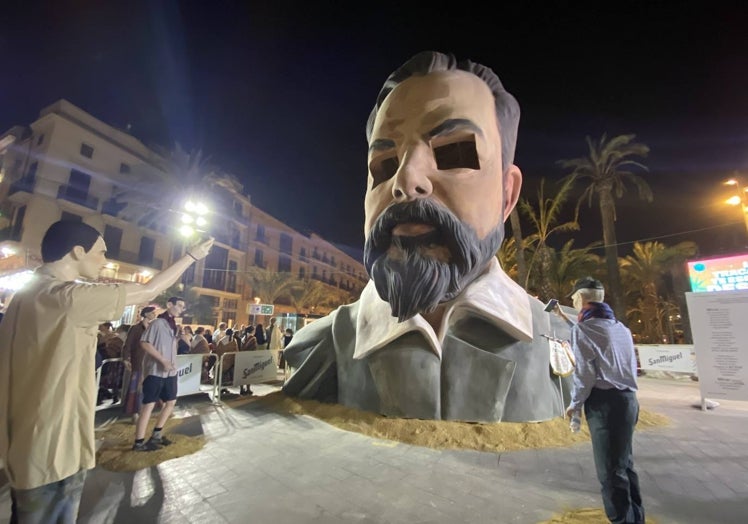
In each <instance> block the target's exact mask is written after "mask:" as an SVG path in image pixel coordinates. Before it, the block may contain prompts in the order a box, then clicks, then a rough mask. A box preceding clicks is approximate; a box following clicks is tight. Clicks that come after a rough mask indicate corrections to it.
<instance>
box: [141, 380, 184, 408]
mask: <svg viewBox="0 0 748 524" xmlns="http://www.w3.org/2000/svg"><path fill="white" fill-rule="evenodd" d="M176 398H177V377H176V375H175V376H173V377H157V376H155V375H148V376H147V377H145V380H144V381H143V404H151V403H153V402H156V401H157V400H161V401H163V402H169V401H170V400H174V399H176Z"/></svg>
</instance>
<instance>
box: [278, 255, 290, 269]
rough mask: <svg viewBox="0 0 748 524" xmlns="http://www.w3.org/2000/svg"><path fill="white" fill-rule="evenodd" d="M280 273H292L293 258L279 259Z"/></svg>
mask: <svg viewBox="0 0 748 524" xmlns="http://www.w3.org/2000/svg"><path fill="white" fill-rule="evenodd" d="M278 272H279V273H290V272H291V258H290V257H287V256H286V255H281V256H280V257H279V258H278Z"/></svg>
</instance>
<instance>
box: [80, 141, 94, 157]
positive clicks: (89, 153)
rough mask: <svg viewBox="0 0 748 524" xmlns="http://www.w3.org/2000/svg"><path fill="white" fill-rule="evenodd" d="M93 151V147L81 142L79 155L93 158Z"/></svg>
mask: <svg viewBox="0 0 748 524" xmlns="http://www.w3.org/2000/svg"><path fill="white" fill-rule="evenodd" d="M93 152H94V149H93V147H91V146H89V145H88V144H81V155H83V156H84V157H86V158H93Z"/></svg>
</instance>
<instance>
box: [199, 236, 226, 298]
mask: <svg viewBox="0 0 748 524" xmlns="http://www.w3.org/2000/svg"><path fill="white" fill-rule="evenodd" d="M228 263H229V250H228V249H226V248H224V247H220V246H213V248H212V249H211V250H210V253H209V254H208V256H207V257H205V271H204V274H203V287H207V288H210V289H220V290H225V289H226V267H227V266H228Z"/></svg>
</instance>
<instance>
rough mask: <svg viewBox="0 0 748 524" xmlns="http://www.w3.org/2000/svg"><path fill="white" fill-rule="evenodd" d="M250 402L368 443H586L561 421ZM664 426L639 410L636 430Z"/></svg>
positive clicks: (280, 396)
mask: <svg viewBox="0 0 748 524" xmlns="http://www.w3.org/2000/svg"><path fill="white" fill-rule="evenodd" d="M253 402H260V403H263V404H266V405H268V407H271V408H273V409H276V410H278V411H282V412H285V413H291V414H297V415H311V416H313V417H315V418H318V419H320V420H323V421H324V422H327V423H328V424H332V425H333V426H336V427H339V428H341V429H344V430H347V431H355V432H357V433H362V434H364V435H368V436H370V437H376V438H381V439H388V440H394V441H398V442H404V443H406V444H413V445H416V446H424V447H428V448H434V449H474V450H478V451H512V450H519V449H529V448H533V449H537V448H556V447H566V446H570V445H572V444H576V443H578V442H587V441H589V439H590V434H589V431H588V429H587V425H586V424H582V430H581V431H580V432H579V433H572V432H571V431H570V430H569V422H568V421H567V420H564V419H562V418H556V419H553V420H549V421H547V422H538V423H512V422H501V423H486V424H475V423H469V422H451V421H442V420H416V419H398V418H387V417H383V416H381V415H377V414H375V413H370V412H367V411H359V410H357V409H352V408H347V407H345V406H341V405H339V404H325V403H322V402H318V401H315V400H302V399H298V398H292V397H288V396H286V395H285V394H284V393H282V392H280V391H278V392H275V393H270V394H269V395H265V396H264V397H259V398H257V399H253ZM669 423H670V421H669V419H668V418H667V417H665V416H663V415H660V414H657V413H652V412H648V411H645V410H642V411H641V412H640V414H639V424H638V425H637V429H638V430H645V429H652V428H654V427H658V426H660V427H661V426H667V425H668V424H669ZM569 522H570V521H569Z"/></svg>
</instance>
